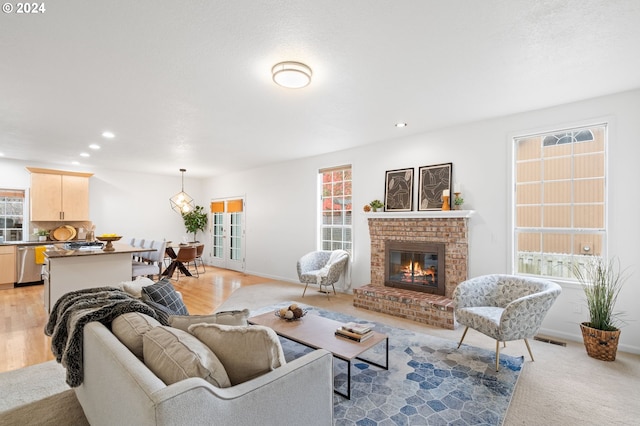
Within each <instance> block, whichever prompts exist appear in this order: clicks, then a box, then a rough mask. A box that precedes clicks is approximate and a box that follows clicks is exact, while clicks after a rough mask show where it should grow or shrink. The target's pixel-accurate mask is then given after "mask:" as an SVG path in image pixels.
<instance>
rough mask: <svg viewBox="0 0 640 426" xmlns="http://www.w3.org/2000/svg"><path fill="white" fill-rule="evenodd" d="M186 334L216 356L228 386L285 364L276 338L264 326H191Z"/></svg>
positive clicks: (274, 334)
mask: <svg viewBox="0 0 640 426" xmlns="http://www.w3.org/2000/svg"><path fill="white" fill-rule="evenodd" d="M189 333H191V334H193V335H194V336H196V337H197V338H198V339H199V340H200V341H202V342H204V343H205V344H206V345H207V346H208V347H209V348H210V349H211V350H212V351H213V352H214V353H215V354H216V356H217V357H218V358H219V359H220V362H222V365H224V368H225V370H226V371H227V374H228V375H229V380H231V384H232V385H237V384H239V383H243V382H245V381H247V380H251V379H253V378H255V377H258V376H261V375H263V374H265V373H268V372H269V371H272V370H274V369H276V368H278V367H280V366H281V365H284V364H286V361H285V359H284V353H283V352H282V346H281V345H280V340H279V339H278V335H277V334H276V332H275V331H273V330H272V329H270V328H268V327H263V326H260V325H250V326H245V327H238V326H231V325H218V324H195V325H192V326H191V327H189Z"/></svg>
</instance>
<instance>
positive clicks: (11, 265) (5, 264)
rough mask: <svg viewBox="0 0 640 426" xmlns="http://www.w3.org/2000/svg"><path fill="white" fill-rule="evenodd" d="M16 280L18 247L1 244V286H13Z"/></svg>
mask: <svg viewBox="0 0 640 426" xmlns="http://www.w3.org/2000/svg"><path fill="white" fill-rule="evenodd" d="M15 282H16V247H15V246H13V245H11V246H0V288H12V287H13V283H15Z"/></svg>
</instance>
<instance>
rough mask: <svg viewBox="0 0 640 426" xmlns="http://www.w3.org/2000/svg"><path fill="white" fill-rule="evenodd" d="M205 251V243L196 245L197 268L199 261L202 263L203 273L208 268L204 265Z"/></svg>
mask: <svg viewBox="0 0 640 426" xmlns="http://www.w3.org/2000/svg"><path fill="white" fill-rule="evenodd" d="M203 252H204V244H198V245H196V260H195V264H196V268H198V262H199V263H200V265H202V273H203V274H204V273H205V272H207V270H206V269H205V267H204V261H203V260H202V253H203Z"/></svg>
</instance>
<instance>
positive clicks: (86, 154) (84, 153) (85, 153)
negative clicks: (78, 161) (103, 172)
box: [80, 152, 91, 157]
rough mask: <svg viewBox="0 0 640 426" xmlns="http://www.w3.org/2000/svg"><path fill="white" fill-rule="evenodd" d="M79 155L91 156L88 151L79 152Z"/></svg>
mask: <svg viewBox="0 0 640 426" xmlns="http://www.w3.org/2000/svg"><path fill="white" fill-rule="evenodd" d="M80 157H91V154H89V153H88V152H81V153H80Z"/></svg>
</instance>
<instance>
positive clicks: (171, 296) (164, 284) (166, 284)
mask: <svg viewBox="0 0 640 426" xmlns="http://www.w3.org/2000/svg"><path fill="white" fill-rule="evenodd" d="M145 296H146V297H147V298H149V299H151V300H152V301H154V302H156V303H159V304H161V305H163V306H166V307H167V308H168V309H169V310H170V311H171V312H172V314H173V315H189V311H187V307H186V306H185V304H184V302H183V301H182V298H181V297H180V295H179V294H178V293H177V292H176V289H175V288H174V287H173V284H171V282H170V281H169V280H168V279H167V278H163V279H161V280H160V281H158V282H157V283H155V284H153V285H150V286H147V287H143V288H142V300H143V301H144V300H145Z"/></svg>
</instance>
